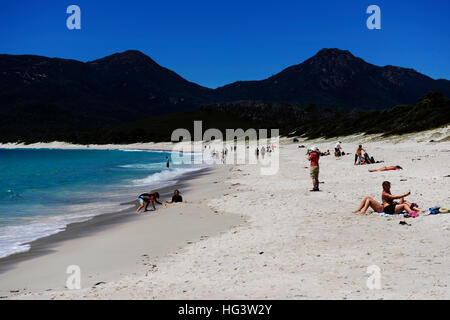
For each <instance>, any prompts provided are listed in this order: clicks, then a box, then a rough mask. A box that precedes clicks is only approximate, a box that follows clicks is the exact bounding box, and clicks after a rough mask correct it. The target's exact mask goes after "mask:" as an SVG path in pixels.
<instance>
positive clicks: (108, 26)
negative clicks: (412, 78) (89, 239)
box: [0, 0, 450, 88]
mask: <svg viewBox="0 0 450 320" xmlns="http://www.w3.org/2000/svg"><path fill="white" fill-rule="evenodd" d="M71 4H75V5H78V6H79V7H80V8H81V27H82V29H81V30H68V29H67V28H66V19H67V17H68V14H66V8H67V7H68V6H69V5H71ZM372 4H375V5H378V6H379V7H380V8H381V27H382V29H381V30H369V29H367V27H366V19H367V18H368V17H369V15H368V14H366V8H367V7H368V6H369V5H372ZM0 6H1V7H0V53H9V54H38V55H44V56H50V57H62V58H71V59H77V60H81V61H89V60H94V59H97V58H100V57H103V56H106V55H109V54H112V53H115V52H121V51H125V50H128V49H136V50H140V51H142V52H144V53H145V54H147V55H149V56H150V57H152V58H153V59H154V60H155V61H156V62H158V63H159V64H161V65H162V66H164V67H167V68H169V69H171V70H173V71H175V72H177V73H178V74H180V75H181V76H182V77H184V78H186V79H188V80H190V81H193V82H196V83H199V84H201V85H204V86H207V87H211V88H215V87H217V86H221V85H225V84H227V83H231V82H234V81H237V80H259V79H263V78H266V77H268V76H271V75H273V74H275V73H278V72H279V71H281V70H282V69H284V68H286V67H288V66H290V65H293V64H298V63H300V62H302V61H304V60H305V59H307V58H309V57H311V56H312V55H314V54H315V53H316V52H317V51H319V50H320V49H322V48H335V47H336V48H340V49H347V50H350V51H351V52H352V53H353V54H354V55H356V56H359V57H361V58H363V59H364V60H366V61H368V62H370V63H373V64H376V65H387V64H392V65H398V66H401V67H408V68H414V69H416V70H417V71H419V72H421V73H424V74H426V75H429V76H431V77H433V78H445V79H450V62H449V61H450V41H449V40H450V1H448V0H429V1H426V0H422V1H418V0H409V1H403V0H388V1H386V0H383V1H380V0H373V1H357V0H345V1H344V0H340V1H338V0H336V1H323V0H315V1H302V0H297V1H283V0H277V1H265V0H239V1H235V0H221V1H219V0H208V1H200V0H198V1H197V0H190V1H180V0H164V1H163V0H161V1H153V0H142V1H137V0H128V1H125V0H122V1H118V0H107V1H106V0H89V1H86V0H71V1H65V0H54V1H50V0H49V1H41V0H20V1H17V0H15V1H11V0H2V1H1V3H0Z"/></svg>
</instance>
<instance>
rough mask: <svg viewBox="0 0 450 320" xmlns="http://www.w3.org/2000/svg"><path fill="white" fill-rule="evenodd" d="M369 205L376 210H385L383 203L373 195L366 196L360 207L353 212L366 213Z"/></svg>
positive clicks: (379, 211)
mask: <svg viewBox="0 0 450 320" xmlns="http://www.w3.org/2000/svg"><path fill="white" fill-rule="evenodd" d="M369 207H371V208H372V209H373V210H374V211H375V212H378V213H381V212H383V206H382V205H381V203H379V202H378V201H376V200H374V199H372V198H371V197H365V198H364V199H363V201H362V202H361V204H360V206H359V208H358V209H357V210H355V211H353V213H358V212H360V211H361V214H366V211H367V209H368V208H369Z"/></svg>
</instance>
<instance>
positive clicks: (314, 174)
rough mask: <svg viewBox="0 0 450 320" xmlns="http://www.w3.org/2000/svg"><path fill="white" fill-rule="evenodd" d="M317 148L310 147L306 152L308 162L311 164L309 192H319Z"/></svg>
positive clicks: (318, 155)
mask: <svg viewBox="0 0 450 320" xmlns="http://www.w3.org/2000/svg"><path fill="white" fill-rule="evenodd" d="M319 158H320V153H319V148H317V147H316V146H314V147H312V148H311V149H310V150H309V151H308V160H309V161H310V162H311V167H310V175H311V179H312V183H313V189H312V190H311V191H319Z"/></svg>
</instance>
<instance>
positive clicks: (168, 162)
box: [166, 157, 170, 169]
mask: <svg viewBox="0 0 450 320" xmlns="http://www.w3.org/2000/svg"><path fill="white" fill-rule="evenodd" d="M166 167H167V169H169V167H170V161H169V157H166Z"/></svg>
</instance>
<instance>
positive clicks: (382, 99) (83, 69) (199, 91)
mask: <svg viewBox="0 0 450 320" xmlns="http://www.w3.org/2000/svg"><path fill="white" fill-rule="evenodd" d="M429 91H440V92H442V93H443V95H444V96H447V97H448V96H450V81H448V80H444V79H439V80H434V79H432V78H430V77H428V76H426V75H423V74H420V73H418V72H416V71H415V70H412V69H405V68H400V67H394V66H384V67H379V66H375V65H372V64H370V63H367V62H365V61H364V60H362V59H360V58H358V57H355V56H354V55H353V54H351V53H350V52H349V51H345V50H339V49H322V50H320V51H319V52H318V53H317V54H316V55H314V56H313V57H311V58H310V59H308V60H306V61H304V62H302V63H300V64H298V65H294V66H291V67H288V68H286V69H284V70H283V71H281V72H280V73H278V74H275V75H273V76H271V77H269V78H267V79H264V80H260V81H238V82H235V83H232V84H229V85H226V86H223V87H219V88H217V89H210V88H206V87H203V86H200V85H198V84H195V83H192V82H189V81H187V80H185V79H183V78H182V77H181V76H179V75H178V74H176V73H175V72H173V71H171V70H169V69H166V68H164V67H162V66H160V65H158V64H157V63H156V62H155V61H153V60H152V59H151V58H150V57H148V56H146V55H145V54H143V53H141V52H139V51H136V50H129V51H125V52H122V53H116V54H113V55H110V56H107V57H105V58H101V59H98V60H94V61H89V62H80V61H76V60H68V59H59V58H47V57H42V56H35V55H6V54H2V55H0V135H4V136H5V135H8V136H9V137H10V138H9V139H22V138H26V137H29V136H36V135H37V136H39V135H41V134H43V135H46V136H48V132H52V131H58V130H62V131H67V132H68V131H74V132H75V131H83V130H90V129H92V128H98V127H105V126H110V125H117V124H121V123H126V122H129V121H134V120H137V119H141V118H146V117H150V116H155V115H162V114H169V113H174V112H179V111H189V110H196V109H198V108H199V107H200V106H201V105H207V104H214V103H219V102H233V101H240V100H245V101H261V102H274V103H290V104H299V105H305V104H311V103H313V104H316V105H317V106H323V107H329V108H333V109H336V108H339V109H343V110H372V109H386V108H390V107H392V106H395V105H398V104H414V103H415V102H416V101H417V99H418V98H420V97H422V96H424V95H425V94H426V93H427V92H429Z"/></svg>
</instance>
